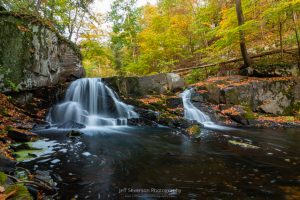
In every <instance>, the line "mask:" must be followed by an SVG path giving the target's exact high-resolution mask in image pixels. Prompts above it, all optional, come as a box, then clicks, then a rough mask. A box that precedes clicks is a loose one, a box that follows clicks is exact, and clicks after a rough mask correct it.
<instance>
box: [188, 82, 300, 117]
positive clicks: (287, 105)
mask: <svg viewBox="0 0 300 200" xmlns="http://www.w3.org/2000/svg"><path fill="white" fill-rule="evenodd" d="M299 87H300V81H299V80H298V78H295V77H284V78H283V77H277V78H248V77H243V76H231V77H220V78H212V79H209V80H208V81H207V82H205V83H201V84H198V85H196V88H197V90H198V92H197V93H196V94H194V96H193V97H192V99H193V100H194V101H195V100H196V101H206V102H210V103H213V104H222V105H226V106H227V107H230V106H234V105H242V106H244V107H247V108H249V109H250V110H251V111H253V112H260V113H266V114H274V115H293V114H294V113H295V112H297V111H298V109H299V101H300V98H299Z"/></svg>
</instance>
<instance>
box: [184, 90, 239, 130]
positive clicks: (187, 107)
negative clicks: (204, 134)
mask: <svg viewBox="0 0 300 200" xmlns="http://www.w3.org/2000/svg"><path fill="white" fill-rule="evenodd" d="M193 92H194V88H191V89H187V90H185V91H184V92H183V93H181V97H182V102H183V107H184V117H185V118H186V119H189V120H194V121H197V122H198V123H200V124H202V125H203V126H204V127H205V128H209V129H215V130H236V129H234V128H230V127H226V126H220V125H218V124H216V123H214V122H213V121H211V119H210V117H209V116H208V115H206V114H205V113H203V112H202V111H201V110H199V109H198V108H196V106H194V105H193V103H192V101H191V97H192V94H193Z"/></svg>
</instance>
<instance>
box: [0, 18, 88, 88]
mask: <svg viewBox="0 0 300 200" xmlns="http://www.w3.org/2000/svg"><path fill="white" fill-rule="evenodd" d="M0 26H1V29H0V92H10V91H14V90H18V91H27V90H33V89H36V88H40V87H44V86H50V85H55V84H58V83H63V82H66V81H70V80H73V79H74V78H80V77H82V76H83V75H84V70H83V68H82V66H81V55H80V53H79V51H78V50H77V48H76V47H75V45H74V44H72V43H71V42H69V41H67V40H65V39H64V38H63V37H61V36H60V35H59V34H58V33H56V32H55V30H53V29H51V27H50V26H47V25H45V24H43V23H42V22H40V21H39V20H38V19H36V18H34V17H32V16H26V15H19V14H12V13H7V12H0Z"/></svg>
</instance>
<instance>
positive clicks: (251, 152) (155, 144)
mask: <svg viewBox="0 0 300 200" xmlns="http://www.w3.org/2000/svg"><path fill="white" fill-rule="evenodd" d="M84 132H85V134H84V135H83V137H81V138H78V139H71V138H67V137H65V132H64V131H58V130H44V131H40V132H39V134H40V135H41V136H43V137H45V138H48V139H49V140H51V141H55V142H56V145H55V146H54V153H51V154H48V155H45V156H43V157H40V158H37V159H35V160H32V161H29V162H23V163H20V164H19V165H20V166H23V167H27V168H29V169H32V170H33V171H34V170H46V171H50V172H51V174H52V177H53V178H54V180H55V181H57V182H58V188H59V189H58V196H56V198H57V199H70V198H74V197H76V198H78V199H124V198H126V197H134V198H135V199H156V198H158V197H174V198H177V199H207V198H209V199H211V198H215V199H217V198H220V199H247V198H249V199H250V198H253V199H284V198H290V197H292V195H297V194H298V195H299V187H300V167H299V166H300V145H299V144H300V134H299V133H300V130H299V129H286V130H278V129H277V130H271V129H270V130H264V129H257V130H253V129H251V130H250V129H249V130H238V131H223V132H219V131H211V130H205V129H203V130H202V133H201V134H200V135H199V137H198V138H194V139H190V138H188V137H186V136H184V135H182V134H180V133H177V132H176V131H174V130H171V129H166V128H149V127H144V128H142V127H141V128H136V127H127V128H126V127H124V128H122V129H120V128H118V129H115V128H109V127H107V128H106V129H103V130H85V131H84ZM53 160H55V162H53ZM57 177H60V178H57ZM151 188H155V189H170V190H167V192H169V193H167V194H165V193H160V192H161V191H159V190H153V191H151ZM130 189H136V190H130ZM142 189H143V190H142ZM129 191H131V192H129ZM297 192H298V193H297ZM294 197H295V196H294ZM298 197H299V196H298Z"/></svg>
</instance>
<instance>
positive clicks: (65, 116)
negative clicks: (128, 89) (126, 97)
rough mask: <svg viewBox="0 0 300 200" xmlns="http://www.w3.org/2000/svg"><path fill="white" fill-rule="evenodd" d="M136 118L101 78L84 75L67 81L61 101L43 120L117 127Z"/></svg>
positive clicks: (131, 110) (134, 113)
mask: <svg viewBox="0 0 300 200" xmlns="http://www.w3.org/2000/svg"><path fill="white" fill-rule="evenodd" d="M137 117H138V114H137V113H136V112H134V111H133V106H130V105H127V104H125V103H123V102H122V101H120V99H119V97H118V95H117V94H116V93H115V92H114V91H113V90H112V89H110V88H109V87H108V86H107V85H105V84H104V83H103V82H102V81H101V79H99V78H84V79H79V80H76V81H74V82H73V83H72V84H71V86H70V87H69V88H68V90H67V93H66V97H65V101H64V102H63V103H61V104H59V105H56V106H54V107H53V108H52V109H51V110H50V113H49V114H48V117H47V121H48V122H50V123H51V124H53V125H59V124H63V123H65V122H69V121H74V122H77V123H80V124H84V125H86V126H117V125H127V119H129V118H137Z"/></svg>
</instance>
